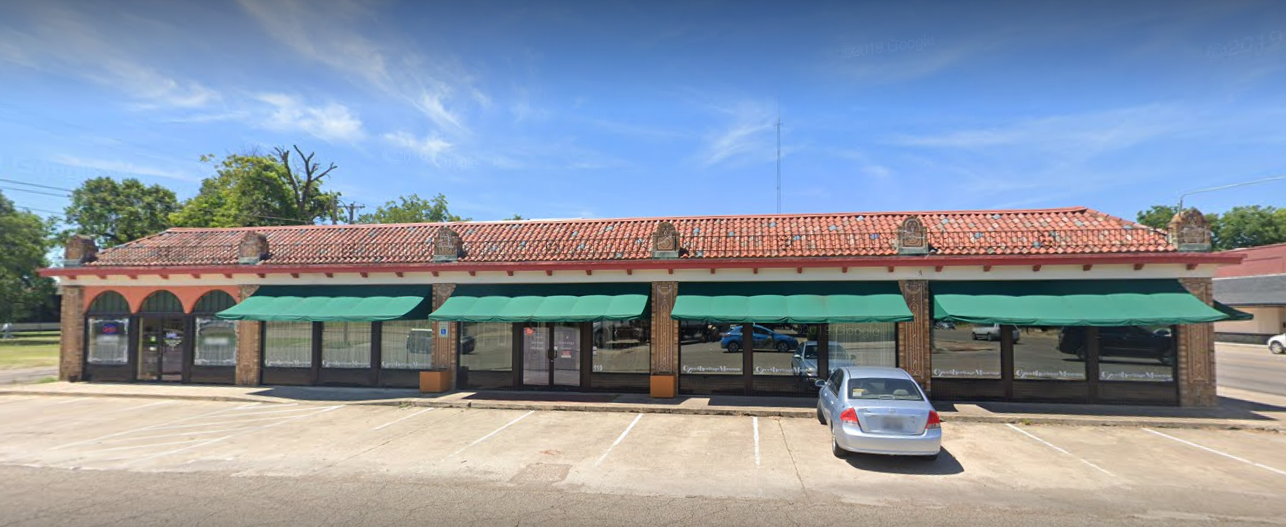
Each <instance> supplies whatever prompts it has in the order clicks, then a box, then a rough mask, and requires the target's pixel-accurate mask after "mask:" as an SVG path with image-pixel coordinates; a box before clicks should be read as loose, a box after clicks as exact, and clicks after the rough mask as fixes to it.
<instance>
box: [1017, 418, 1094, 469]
mask: <svg viewBox="0 0 1286 527" xmlns="http://www.w3.org/2000/svg"><path fill="white" fill-rule="evenodd" d="M1005 426H1008V427H1009V428H1013V429H1014V430H1016V431H1017V432H1018V433H1020V434H1022V435H1025V436H1027V437H1030V438H1032V439H1034V440H1036V441H1037V442H1039V443H1040V444H1042V445H1045V446H1047V447H1049V448H1052V449H1054V450H1056V451H1058V452H1062V453H1063V454H1066V455H1068V456H1070V457H1071V458H1072V459H1076V460H1079V461H1080V462H1081V463H1084V464H1086V465H1089V466H1091V467H1094V468H1095V469H1097V470H1098V471H1100V472H1102V473H1104V474H1107V475H1109V476H1112V477H1116V474H1113V473H1111V472H1108V471H1107V469H1105V468H1103V467H1100V466H1098V465H1095V464H1093V463H1090V462H1089V460H1086V459H1082V458H1080V457H1078V456H1076V455H1075V454H1073V453H1071V452H1068V451H1066V450H1063V449H1061V448H1059V447H1058V446H1057V445H1054V444H1053V443H1050V442H1049V441H1046V440H1044V439H1041V438H1039V437H1036V436H1034V435H1032V434H1031V433H1030V432H1028V431H1026V430H1023V429H1021V428H1018V427H1016V426H1014V425H1013V424H1011V423H1005Z"/></svg>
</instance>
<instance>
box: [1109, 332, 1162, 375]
mask: <svg viewBox="0 0 1286 527" xmlns="http://www.w3.org/2000/svg"><path fill="white" fill-rule="evenodd" d="M1174 357H1175V345H1174V329H1173V328H1172V327H1170V326H1124V327H1111V328H1098V371H1099V380H1100V381H1141V382H1174Z"/></svg>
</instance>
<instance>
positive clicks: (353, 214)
mask: <svg viewBox="0 0 1286 527" xmlns="http://www.w3.org/2000/svg"><path fill="white" fill-rule="evenodd" d="M344 208H346V209H348V224H349V225H352V224H353V221H355V219H356V218H357V211H359V210H362V209H364V208H366V205H361V204H357V203H349V204H347V205H344Z"/></svg>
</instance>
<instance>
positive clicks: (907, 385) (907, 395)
mask: <svg viewBox="0 0 1286 527" xmlns="http://www.w3.org/2000/svg"><path fill="white" fill-rule="evenodd" d="M848 398H849V399H885V400H894V401H923V400H924V397H923V396H921V395H920V390H919V389H918V388H916V386H915V383H914V382H912V381H910V380H907V379H885V378H878V377H868V378H858V379H849V381H848Z"/></svg>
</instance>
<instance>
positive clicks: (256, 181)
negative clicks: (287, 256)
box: [170, 154, 315, 227]
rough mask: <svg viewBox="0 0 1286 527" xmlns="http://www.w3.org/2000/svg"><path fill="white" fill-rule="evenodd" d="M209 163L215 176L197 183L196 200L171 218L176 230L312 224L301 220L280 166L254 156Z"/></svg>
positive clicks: (265, 158) (269, 158)
mask: <svg viewBox="0 0 1286 527" xmlns="http://www.w3.org/2000/svg"><path fill="white" fill-rule="evenodd" d="M201 160H202V161H205V162H210V163H213V164H214V166H215V175H214V176H211V177H208V178H205V180H203V181H202V182H201V190H200V192H198V193H197V195H196V196H194V197H192V198H191V199H189V200H187V201H185V202H184V203H183V208H182V210H179V211H178V212H176V213H174V214H173V215H171V217H170V218H171V220H172V221H173V223H174V225H175V226H176V227H263V226H274V225H300V224H309V223H313V219H315V218H309V219H303V218H302V216H303V215H301V214H300V213H299V211H298V209H297V207H296V205H295V198H294V193H293V191H292V190H291V189H290V188H289V187H288V186H287V185H286V181H285V179H284V178H285V174H284V170H283V167H282V166H281V162H280V161H278V160H277V159H276V158H273V157H269V156H262V155H254V154H234V155H229V156H227V157H225V158H223V159H222V160H217V161H216V160H215V159H214V158H213V157H212V156H201Z"/></svg>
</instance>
